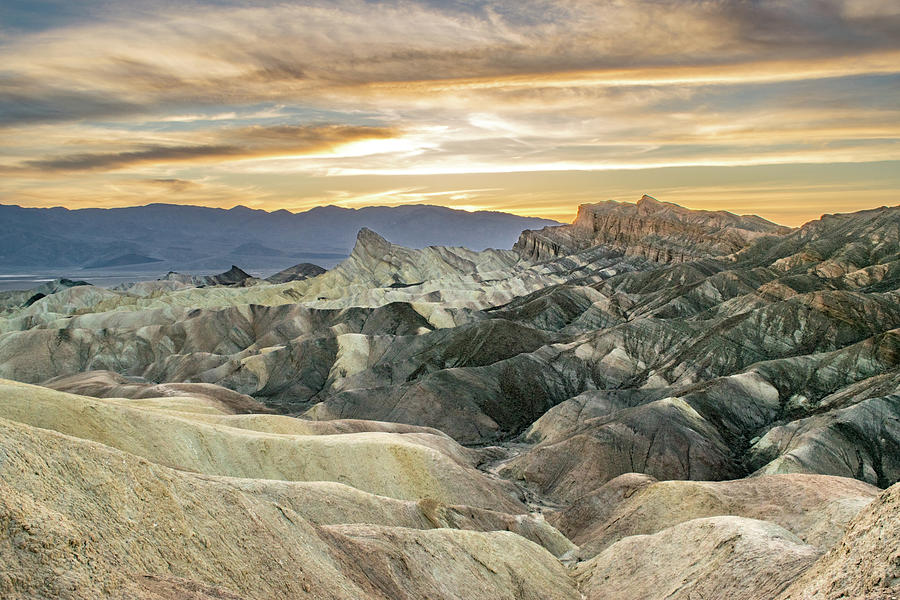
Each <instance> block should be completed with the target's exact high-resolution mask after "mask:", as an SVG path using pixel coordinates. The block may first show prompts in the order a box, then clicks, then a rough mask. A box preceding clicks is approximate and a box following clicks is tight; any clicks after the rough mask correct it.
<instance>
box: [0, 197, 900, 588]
mask: <svg viewBox="0 0 900 600" xmlns="http://www.w3.org/2000/svg"><path fill="white" fill-rule="evenodd" d="M242 273H243V274H242ZM245 275H246V273H244V272H243V271H241V270H240V269H239V268H237V267H235V269H232V270H230V271H228V272H226V273H223V274H222V276H220V277H219V278H218V279H215V278H212V279H210V278H195V277H194V276H191V275H171V276H169V277H166V278H164V279H162V280H159V281H153V282H143V283H139V284H135V285H122V286H118V287H117V288H115V289H103V288H100V287H95V286H91V285H86V284H81V283H82V282H61V281H60V282H55V283H52V284H47V285H45V286H43V287H42V288H41V289H40V290H32V291H29V292H21V293H19V292H17V293H7V294H5V295H4V296H3V297H2V301H3V302H2V305H0V306H2V309H0V310H2V311H3V312H2V313H0V377H3V378H6V379H9V380H14V381H5V382H2V383H0V431H2V436H0V483H2V485H3V486H4V487H3V493H2V494H0V518H2V519H4V520H5V522H8V523H9V524H10V528H9V531H10V532H12V533H11V534H10V536H9V537H8V539H6V540H4V539H3V538H0V544H6V545H5V546H2V549H3V552H0V561H3V562H2V563H0V572H3V573H9V572H23V573H27V574H28V576H27V577H25V578H19V579H11V578H10V579H4V578H2V577H0V592H2V594H0V595H3V596H4V597H6V596H9V597H13V598H20V597H21V598H26V597H31V596H35V595H38V596H39V595H44V596H54V595H60V594H61V593H62V592H61V591H60V590H69V589H71V586H75V587H76V588H77V589H80V590H85V591H84V592H83V594H82V595H80V596H79V595H78V594H77V593H76V594H74V595H72V594H70V595H72V596H73V597H85V598H88V597H95V596H97V595H98V594H100V595H102V594H103V593H106V592H105V590H115V591H116V593H117V594H119V596H121V597H138V598H148V599H149V598H159V597H169V596H171V595H173V594H174V595H176V596H177V594H181V593H182V592H184V590H192V592H191V593H194V594H195V596H196V597H202V598H229V597H250V598H255V597H259V598H263V597H271V596H272V594H275V595H278V594H281V595H288V596H291V597H298V598H396V597H404V595H405V597H409V598H460V597H465V598H510V599H512V598H516V599H521V598H534V599H535V600H537V599H538V598H608V597H671V598H695V597H700V596H703V597H716V595H717V594H722V593H724V592H722V591H723V590H726V591H727V597H734V598H775V597H779V595H784V597H785V598H787V597H789V598H830V597H834V596H833V594H832V592H831V591H830V590H837V591H836V592H835V593H838V591H839V592H840V593H844V592H846V594H847V595H849V596H850V597H863V598H867V597H880V596H878V594H887V593H888V592H885V591H884V590H889V591H890V592H891V593H893V588H896V582H897V581H900V576H898V575H896V560H895V559H896V557H895V556H894V554H892V553H891V552H892V550H891V549H892V548H896V543H893V542H895V541H896V532H895V531H894V530H893V529H891V528H890V524H889V523H888V522H887V521H888V520H889V519H890V518H892V516H891V515H892V513H891V512H890V511H891V510H893V509H892V508H891V507H892V506H893V505H892V504H891V502H892V498H894V496H896V494H895V493H894V492H893V490H895V489H896V488H891V490H889V491H888V492H886V493H885V494H883V495H881V496H879V494H881V489H880V488H887V487H888V486H890V485H893V484H895V483H896V482H897V481H898V479H900V463H898V457H900V430H898V428H897V423H898V422H900V396H898V389H900V208H883V209H877V210H871V211H863V212H860V213H854V214H849V215H826V216H825V217H823V218H822V219H821V220H818V221H815V222H812V223H809V224H807V225H805V226H803V227H801V228H799V229H796V230H787V229H785V228H779V227H777V226H774V225H772V224H770V223H767V222H765V221H763V220H761V219H757V218H754V217H738V216H735V215H730V214H728V213H708V212H702V211H690V210H687V209H683V208H681V207H676V206H674V205H668V204H664V203H659V202H656V201H654V200H652V199H650V198H644V199H642V200H641V202H639V203H638V204H637V205H621V204H615V203H605V204H600V205H588V206H586V207H583V209H582V211H581V212H580V213H579V217H578V219H577V220H576V222H575V223H574V224H573V225H569V226H565V227H560V228H551V229H545V230H542V231H540V232H525V233H523V236H522V238H521V239H520V242H519V243H518V244H517V246H516V249H515V250H487V251H482V252H476V251H472V250H469V249H466V248H458V247H453V248H451V247H428V248H423V249H411V248H404V247H402V246H399V245H396V244H393V243H391V242H390V241H388V240H387V239H385V238H384V237H382V236H380V235H378V234H377V233H375V232H374V231H370V230H365V229H364V230H362V231H360V232H359V234H358V236H357V240H356V244H355V247H354V249H353V251H352V253H351V255H350V256H349V257H348V258H347V259H346V260H345V261H344V262H342V263H341V264H340V265H338V266H337V267H335V268H334V269H331V270H329V271H326V272H321V271H320V270H318V269H314V268H311V267H309V266H308V265H298V266H297V267H296V268H293V269H288V270H287V271H286V272H285V273H284V274H282V275H281V276H279V277H278V278H277V279H278V282H276V281H264V280H259V279H256V278H252V277H249V276H245ZM76 283H79V284H78V285H76ZM23 382H24V383H23ZM27 384H39V385H27ZM110 473H111V474H112V475H110ZM891 494H893V495H891ZM148 504H149V505H151V508H152V510H149V512H148V510H147V509H146V506H147V505H148ZM47 515H53V516H54V517H53V518H52V519H51V518H48V517H47ZM141 515H143V516H141ZM211 520H214V521H215V522H216V526H215V527H212V526H210V524H209V523H210V521H211ZM154 524H155V525H156V526H155V527H154ZM867 528H871V529H872V530H873V531H874V530H875V529H877V531H878V532H876V533H872V532H870V531H868V529H867ZM97 532H99V533H97ZM92 534H93V535H94V536H95V538H96V539H95V538H92V537H91V535H92ZM104 540H109V541H104ZM129 540H131V541H130V542H129ZM135 540H137V542H138V543H132V542H134V541H135ZM147 548H165V549H166V552H167V553H169V554H167V555H166V556H167V557H168V560H161V559H160V558H159V557H160V554H159V553H158V552H156V551H155V550H154V551H153V552H151V551H149V550H146V549H147ZM885 548H887V549H888V550H884V549H885ZM247 553H251V554H252V555H253V557H254V558H253V560H252V561H250V562H247V561H246V559H245V558H242V557H245V556H246V554H247ZM865 553H868V554H865ZM864 554H865V555H866V556H868V555H871V557H873V560H874V561H875V562H874V563H873V564H874V565H875V567H873V570H872V571H871V573H872V575H871V576H869V574H863V573H861V572H860V568H858V565H859V564H861V563H860V561H861V560H862V559H861V558H860V557H861V556H864ZM854 565H857V566H854ZM854 569H855V570H854ZM892 569H893V570H892ZM222 573H225V575H224V576H223V575H221V574H222ZM298 573H303V576H302V577H301V576H299V575H298ZM844 573H850V574H851V575H844ZM867 573H868V572H867ZM113 595H115V594H113ZM867 595H868V596H867Z"/></svg>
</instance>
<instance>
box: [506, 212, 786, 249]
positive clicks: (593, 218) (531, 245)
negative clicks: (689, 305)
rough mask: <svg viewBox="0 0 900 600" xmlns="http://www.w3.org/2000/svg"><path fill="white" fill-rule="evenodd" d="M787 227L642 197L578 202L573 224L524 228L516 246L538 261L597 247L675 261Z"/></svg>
mask: <svg viewBox="0 0 900 600" xmlns="http://www.w3.org/2000/svg"><path fill="white" fill-rule="evenodd" d="M789 231H790V229H789V228H787V227H782V226H780V225H776V224H775V223H772V222H770V221H766V220H765V219H762V218H760V217H756V216H746V217H745V216H738V215H735V214H732V213H729V212H726V211H715V212H711V211H696V210H688V209H686V208H682V207H681V206H678V205H677V204H670V203H668V202H659V201H658V200H656V199H655V198H652V197H650V196H646V195H645V196H643V197H642V198H641V199H640V200H638V202H637V203H636V204H629V203H620V202H613V201H608V202H601V203H599V204H582V205H581V206H579V207H578V215H577V216H576V218H575V222H574V223H573V224H571V225H560V226H551V227H545V228H544V229H541V230H537V231H531V230H530V231H525V232H523V233H522V236H521V237H519V240H518V241H517V242H516V245H515V246H514V249H515V250H517V251H518V252H519V254H521V255H522V256H523V257H525V258H527V259H529V260H535V261H538V262H540V261H545V260H550V259H553V258H556V257H559V256H565V255H568V254H575V253H577V252H579V251H581V250H584V249H586V248H590V247H592V246H598V245H601V246H606V247H609V248H611V249H614V250H617V251H620V252H622V253H624V254H626V255H629V256H641V257H644V258H647V259H649V260H652V261H654V262H658V263H673V262H687V261H691V260H696V259H698V258H706V257H709V256H724V255H728V254H732V253H734V252H737V251H738V250H740V249H742V248H745V247H746V246H747V245H749V243H750V242H752V241H753V240H755V239H757V238H759V237H761V236H764V235H772V234H774V235H784V234H786V233H788V232H789Z"/></svg>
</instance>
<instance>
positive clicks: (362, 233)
mask: <svg viewBox="0 0 900 600" xmlns="http://www.w3.org/2000/svg"><path fill="white" fill-rule="evenodd" d="M390 247H391V243H390V242H389V241H387V240H386V239H384V238H383V237H381V236H380V235H378V234H377V233H375V232H374V231H372V230H371V229H369V228H368V227H363V228H362V229H360V230H359V233H357V234H356V245H355V246H354V247H353V252H352V254H357V253H358V252H360V251H364V250H369V249H373V248H378V249H382V250H386V249H388V248H390Z"/></svg>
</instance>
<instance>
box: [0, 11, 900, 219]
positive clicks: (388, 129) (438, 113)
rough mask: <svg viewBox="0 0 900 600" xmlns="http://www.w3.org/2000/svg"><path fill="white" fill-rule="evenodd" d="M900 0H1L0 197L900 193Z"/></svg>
mask: <svg viewBox="0 0 900 600" xmlns="http://www.w3.org/2000/svg"><path fill="white" fill-rule="evenodd" d="M898 192H900V2H898V1H897V0H772V1H769V0H715V1H713V0H708V1H707V0H634V1H624V0H609V1H601V0H592V1H588V0H556V1H548V0H499V1H496V2H488V1H482V0H418V1H416V0H400V1H386V2H380V1H374V0H372V1H365V0H331V1H327V2H317V1H307V2H264V1H255V2H254V1H250V2H246V1H245V2H231V1H228V0H218V1H193V0H178V1H174V0H141V1H133V0H83V1H78V0H3V2H2V3H0V203H3V204H19V205H22V206H37V207H48V206H66V207H68V208H83V207H97V206H99V207H114V206H134V205H142V204H148V203H151V202H169V203H178V204H200V205H207V206H220V207H224V208H229V207H232V206H235V205H238V204H241V205H245V206H250V207H253V208H263V209H267V210H275V209H281V208H284V209H288V210H291V211H301V210H306V209H308V208H311V207H313V206H317V205H324V204H336V205H339V206H344V207H348V208H353V207H361V206H370V205H397V204H405V203H428V204H439V205H445V206H451V207H454V208H461V209H465V210H481V209H485V210H503V211H507V212H512V213H515V214H520V215H528V216H540V217H547V218H554V219H557V220H562V221H571V220H572V218H574V215H575V212H576V209H577V206H578V205H579V204H581V203H585V202H600V201H604V200H618V201H631V202H634V201H637V200H638V199H639V198H640V197H641V195H642V194H649V195H652V196H654V197H656V198H657V199H659V200H664V201H670V202H676V203H678V204H681V205H683V206H687V207H689V208H697V209H715V210H720V209H724V210H730V211H732V212H737V213H740V214H747V213H755V214H759V215H761V216H763V217H766V218H768V219H771V220H774V221H776V222H779V223H782V224H786V225H792V226H793V225H800V224H802V223H803V222H806V221H808V220H811V219H814V218H818V217H819V216H820V215H821V214H823V213H834V212H850V211H855V210H861V209H864V208H872V207H877V206H882V205H897V204H900V200H898V197H900V194H898Z"/></svg>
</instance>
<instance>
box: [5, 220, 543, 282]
mask: <svg viewBox="0 0 900 600" xmlns="http://www.w3.org/2000/svg"><path fill="white" fill-rule="evenodd" d="M556 224H557V223H556V222H555V221H550V220H547V219H537V218H531V217H519V216H516V215H511V214H507V213H502V212H487V211H479V212H466V211H461V210H453V209H450V208H446V207H442V206H431V205H408V206H397V207H386V206H372V207H366V208H360V209H348V208H340V207H337V206H322V207H317V208H313V209H312V210H309V211H306V212H302V213H291V212H288V211H286V210H278V211H274V212H268V211H265V210H254V209H251V208H247V207H245V206H237V207H235V208H232V209H229V210H225V209H219V208H207V207H202V206H182V205H173V204H149V205H147V206H134V207H128V208H111V209H100V208H88V209H78V210H69V209H66V208H61V207H56V208H23V207H21V206H14V205H0V270H3V271H9V272H15V271H17V270H23V269H25V270H35V269H38V270H44V271H46V270H52V269H65V270H68V271H72V270H80V269H91V270H101V269H105V270H113V269H118V270H129V269H133V270H147V269H150V270H153V271H162V272H165V271H166V270H178V271H190V272H203V271H220V270H224V269H227V268H228V267H229V265H232V264H239V265H241V266H242V267H244V268H248V269H257V270H265V269H269V270H273V271H275V270H279V269H283V268H285V267H289V266H291V265H294V264H296V263H299V262H313V263H317V264H321V265H323V266H326V267H330V266H333V265H334V264H336V263H338V262H339V261H340V260H342V259H343V258H345V257H346V256H347V255H348V254H349V253H350V250H351V248H352V247H353V244H354V242H355V240H356V234H357V232H358V231H359V230H360V229H361V228H363V227H368V228H369V229H372V230H374V231H376V232H378V233H379V234H381V235H384V236H385V237H387V238H389V239H391V240H393V241H395V242H396V243H399V244H402V245H404V246H408V247H412V248H422V247H425V246H430V245H441V246H466V247H468V248H471V249H473V250H482V249H485V248H489V247H495V248H509V247H511V246H512V244H513V243H514V242H515V241H516V239H517V238H518V236H519V234H520V233H521V232H522V230H524V229H535V228H541V227H544V226H547V225H556Z"/></svg>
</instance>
